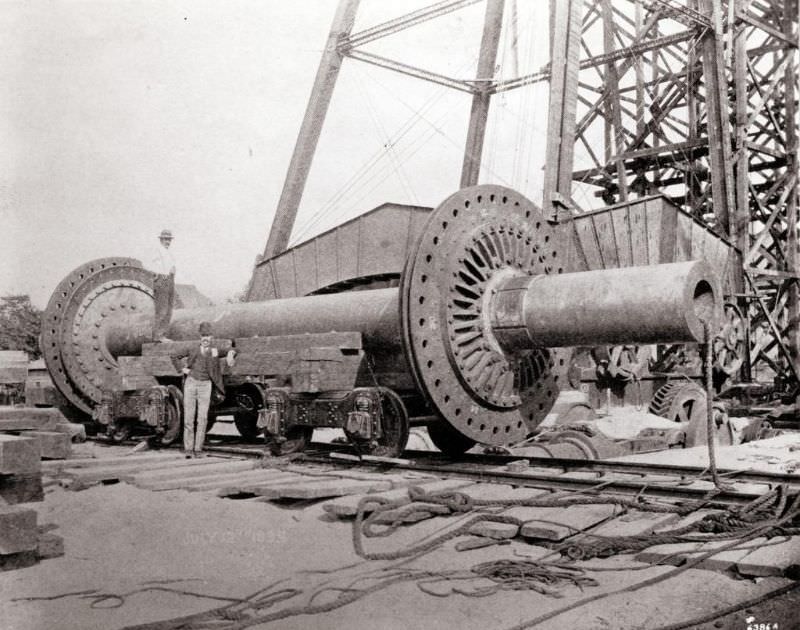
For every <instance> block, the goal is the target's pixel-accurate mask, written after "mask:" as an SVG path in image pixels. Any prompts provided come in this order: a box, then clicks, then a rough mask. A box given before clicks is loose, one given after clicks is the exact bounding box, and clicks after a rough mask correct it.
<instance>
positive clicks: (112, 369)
mask: <svg viewBox="0 0 800 630" xmlns="http://www.w3.org/2000/svg"><path fill="white" fill-rule="evenodd" d="M152 276H153V274H152V273H151V272H149V271H147V270H145V269H143V268H142V266H141V263H140V262H139V261H138V260H136V259H134V258H101V259H98V260H93V261H91V262H89V263H86V264H84V265H81V266H80V267H78V268H77V269H75V270H74V271H73V272H72V273H70V274H69V275H68V276H67V277H66V278H64V280H62V281H61V282H60V283H59V285H58V287H56V290H55V291H54V292H53V295H52V297H51V298H50V301H49V302H48V304H47V307H46V308H45V311H44V313H43V315H42V338H41V347H42V354H43V355H44V358H45V362H46V363H47V368H48V370H49V372H50V375H51V377H52V378H53V382H54V383H55V385H56V387H58V389H59V391H61V393H62V394H64V396H65V397H66V398H67V400H69V401H70V402H71V403H72V404H73V405H75V406H76V407H77V408H78V409H80V410H81V411H83V412H85V413H91V411H92V409H93V408H94V406H95V405H96V404H97V403H98V402H99V401H100V397H101V393H102V390H103V389H104V388H106V387H108V386H109V385H110V384H111V383H113V382H114V381H115V379H117V378H118V370H117V362H116V358H115V357H113V356H112V355H111V354H110V353H109V352H108V350H107V349H106V346H105V340H104V334H105V326H106V324H107V322H108V321H110V320H111V319H113V317H114V316H115V315H117V314H120V313H121V314H125V313H130V312H134V313H136V312H144V313H152V312H153V297H152V296H153V289H152Z"/></svg>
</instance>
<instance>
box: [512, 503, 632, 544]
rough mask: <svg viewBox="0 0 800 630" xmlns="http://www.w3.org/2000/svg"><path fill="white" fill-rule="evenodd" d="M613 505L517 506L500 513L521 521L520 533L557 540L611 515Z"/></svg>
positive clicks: (612, 514) (536, 537)
mask: <svg viewBox="0 0 800 630" xmlns="http://www.w3.org/2000/svg"><path fill="white" fill-rule="evenodd" d="M615 513H616V511H615V506H613V505H610V504H599V505H571V506H569V507H544V508H539V507H516V508H511V509H510V510H506V511H505V512H504V513H503V514H505V515H506V516H513V517H514V518H517V519H519V520H520V521H522V522H523V525H522V527H520V535H521V536H522V537H523V538H531V539H534V540H550V541H553V542H558V541H561V540H564V539H565V538H568V537H569V536H572V535H574V534H578V533H580V532H583V531H585V530H587V529H589V528H591V527H594V526H595V525H598V524H599V523H602V522H603V521H605V520H606V519H609V518H611V517H613V516H614V514H615Z"/></svg>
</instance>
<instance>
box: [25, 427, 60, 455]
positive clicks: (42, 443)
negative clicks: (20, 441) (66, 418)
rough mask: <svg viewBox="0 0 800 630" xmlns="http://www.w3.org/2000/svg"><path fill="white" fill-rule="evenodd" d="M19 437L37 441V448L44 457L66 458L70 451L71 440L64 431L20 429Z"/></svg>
mask: <svg viewBox="0 0 800 630" xmlns="http://www.w3.org/2000/svg"><path fill="white" fill-rule="evenodd" d="M20 437H29V438H33V439H35V440H36V441H38V442H39V450H40V452H41V454H42V457H43V458H46V459H67V458H68V457H69V456H70V454H71V453H72V441H71V440H70V437H69V435H67V434H66V433H58V432H56V431H22V432H21V433H20Z"/></svg>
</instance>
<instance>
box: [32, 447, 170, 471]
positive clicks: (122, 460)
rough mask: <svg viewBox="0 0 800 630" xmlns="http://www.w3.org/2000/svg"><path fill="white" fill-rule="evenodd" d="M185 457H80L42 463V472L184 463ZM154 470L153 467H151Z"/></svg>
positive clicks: (145, 455)
mask: <svg viewBox="0 0 800 630" xmlns="http://www.w3.org/2000/svg"><path fill="white" fill-rule="evenodd" d="M183 459H184V458H183V455H181V454H180V453H176V452H174V451H173V452H170V453H144V454H138V453H135V454H132V455H120V456H118V457H79V458H76V459H68V460H65V461H61V460H59V461H50V462H42V471H43V472H46V473H58V472H60V471H61V470H62V469H64V468H91V467H98V466H116V465H129V464H138V465H142V464H145V463H147V464H158V463H159V462H160V463H163V462H170V461H182V460H183ZM151 468H152V466H151Z"/></svg>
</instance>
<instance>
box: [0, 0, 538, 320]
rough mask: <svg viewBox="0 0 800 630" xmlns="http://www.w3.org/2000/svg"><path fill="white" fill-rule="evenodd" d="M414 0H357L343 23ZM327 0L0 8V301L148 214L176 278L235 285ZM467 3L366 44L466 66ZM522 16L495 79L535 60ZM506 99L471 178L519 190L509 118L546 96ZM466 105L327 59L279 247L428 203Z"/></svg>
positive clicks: (472, 39)
mask: <svg viewBox="0 0 800 630" xmlns="http://www.w3.org/2000/svg"><path fill="white" fill-rule="evenodd" d="M426 4H429V2H425V1H421V2H420V1H416V0H402V1H398V0H395V1H393V2H386V1H384V0H362V6H361V9H360V11H359V19H358V21H357V23H356V30H359V29H360V28H364V27H368V26H371V25H373V24H375V23H378V22H382V21H385V20H387V19H390V18H392V17H395V16H397V15H399V14H402V13H405V12H407V11H409V10H413V9H415V8H418V7H419V6H423V5H426ZM525 4H526V5H527V4H528V3H525ZM530 4H534V3H530ZM535 4H536V5H545V6H546V4H547V3H544V2H541V3H535ZM336 5H337V2H336V0H292V1H290V0H254V1H231V0H225V1H223V0H215V1H211V0H205V1H203V0H192V1H191V2H180V1H155V0H154V1H151V2H144V1H130V2H122V1H114V0H106V1H103V2H100V1H86V2H74V1H69V2H68V1H41V0H24V1H19V2H16V1H5V2H2V3H0V29H1V31H0V32H2V37H0V81H2V89H0V106H1V107H2V117H1V118H0V125H1V126H0V138H1V139H2V144H1V145H0V148H1V149H2V150H0V162H1V165H0V219H1V221H0V252H2V263H3V264H2V265H0V295H4V294H9V293H28V294H30V295H31V298H32V300H33V302H34V304H35V305H37V306H39V307H44V306H45V304H46V302H47V300H48V298H49V296H50V293H51V292H52V290H53V288H54V287H55V285H56V284H57V283H58V282H59V281H60V280H61V279H62V278H63V277H64V276H65V275H66V274H67V273H69V271H70V270H72V269H73V268H75V267H77V266H78V265H80V264H82V263H84V262H87V261H88V260H91V259H94V258H98V257H103V256H132V257H136V258H140V259H143V260H146V259H149V258H150V257H151V255H152V252H153V250H154V249H155V247H156V245H157V239H156V235H157V234H158V233H159V232H160V230H161V229H162V228H169V229H171V230H172V231H173V233H174V234H175V237H176V238H175V241H174V243H173V248H174V251H175V256H176V259H177V264H178V281H179V282H185V283H193V284H195V285H197V287H198V289H199V290H200V291H202V292H203V293H205V294H206V295H208V296H209V297H211V298H212V299H213V300H215V301H217V302H220V301H223V300H224V299H226V298H229V297H232V296H233V295H234V294H236V293H237V292H239V291H240V290H241V289H242V288H243V287H244V286H245V285H246V283H247V280H248V278H249V276H250V272H251V270H252V265H253V261H254V259H255V256H256V255H257V254H259V253H260V252H261V251H262V250H263V248H264V245H265V243H266V239H267V233H268V230H269V226H270V223H271V220H272V215H273V212H274V209H275V206H276V204H277V201H278V198H279V196H280V192H281V187H282V185H283V178H284V176H285V174H286V168H287V166H288V162H289V159H290V156H291V151H292V149H293V147H294V142H295V139H296V135H297V131H298V129H299V126H300V121H301V120H302V115H303V111H304V109H305V106H306V102H307V99H308V95H309V92H310V89H311V85H312V82H313V79H314V74H315V72H316V69H317V65H318V63H319V59H320V55H321V52H322V48H323V46H324V43H325V40H326V37H327V34H328V29H329V27H330V24H331V21H332V18H333V14H334V11H335V9H336ZM483 10H484V7H483V4H482V3H479V4H477V5H475V6H472V7H469V8H467V9H464V10H461V11H458V12H456V13H453V14H451V15H448V16H445V17H443V18H439V19H437V20H433V21H431V22H428V23H426V24H424V25H422V26H420V27H417V28H414V29H410V30H409V31H405V32H403V33H398V34H396V35H393V36H392V37H390V38H387V39H386V40H382V41H380V42H376V43H375V44H373V45H372V46H371V48H369V49H368V50H370V51H371V52H376V53H378V54H385V55H387V56H391V57H392V58H395V59H399V60H402V61H404V62H406V63H412V64H419V65H422V66H424V67H426V68H428V69H430V70H433V71H436V72H442V73H444V74H448V75H450V76H454V77H456V78H473V77H474V73H475V59H476V57H477V49H478V43H479V41H480V18H481V16H482V14H483ZM525 20H526V24H527V30H525V29H522V30H521V31H518V32H517V35H518V41H519V42H520V48H523V46H522V44H524V50H523V51H527V53H528V54H527V56H525V58H524V59H523V60H522V61H520V63H521V64H523V65H524V64H527V66H524V67H512V65H513V60H512V59H511V58H510V56H509V50H510V49H509V44H508V41H509V39H508V37H507V36H505V35H504V40H503V42H504V43H503V45H502V50H501V54H500V58H499V60H498V65H499V66H502V68H501V74H506V75H507V76H514V75H515V74H516V73H518V72H521V71H525V70H536V69H538V68H539V67H541V65H542V64H543V63H545V62H546V61H547V60H546V58H545V57H544V56H543V53H542V50H546V40H543V39H542V35H543V34H544V33H545V29H544V28H543V27H542V26H543V24H546V22H545V21H544V20H546V13H541V14H539V15H538V17H537V16H536V15H533V14H531V15H528V16H527V17H526V18H525ZM537 24H538V26H537ZM526 33H529V34H531V35H530V36H529V40H526V39H525V37H526ZM513 98H514V97H511V96H509V97H504V99H503V100H502V102H501V101H500V100H499V99H496V101H497V105H496V106H495V105H493V116H492V119H491V120H490V134H494V135H493V136H492V137H493V138H494V140H490V141H487V149H486V163H485V167H484V172H483V175H482V178H481V179H482V181H492V182H496V183H505V184H508V185H514V186H515V187H518V188H520V189H522V190H523V191H527V192H529V194H531V196H535V192H536V191H537V190H538V189H539V188H540V184H539V182H540V179H541V175H540V174H541V164H537V163H536V160H535V159H534V157H533V156H532V154H531V151H532V150H533V149H532V146H533V145H536V144H537V143H536V141H535V140H531V139H530V138H528V140H526V142H527V143H528V144H524V143H523V142H522V141H521V138H520V134H519V129H520V125H524V126H525V128H527V129H530V130H534V131H536V132H537V133H539V134H540V137H541V136H542V135H543V130H544V126H545V125H546V100H544V101H543V100H542V94H541V92H540V93H538V95H537V94H536V93H535V92H534V93H533V95H531V94H530V93H529V94H527V95H525V96H520V97H518V98H519V99H521V100H518V101H517V102H514V101H513V100H512V99H513ZM545 98H546V93H545ZM469 103H470V100H469V97H468V95H466V94H463V93H459V92H454V91H452V90H447V89H445V88H441V87H439V86H435V85H431V84H422V83H421V82H419V81H418V80H414V79H410V78H407V77H404V76H402V75H396V74H393V73H391V72H388V71H386V70H383V69H380V68H376V67H373V66H370V65H365V64H363V63H361V62H356V61H353V60H345V64H344V66H343V70H342V73H341V76H340V79H339V83H338V85H337V89H336V92H335V95H334V99H333V103H332V106H331V110H330V113H329V116H328V121H327V123H326V127H325V131H324V133H323V136H322V139H321V142H320V147H319V151H318V154H317V158H316V160H315V162H314V168H313V169H312V172H311V177H310V181H309V186H308V188H307V191H306V195H305V197H304V200H303V204H302V206H301V211H300V215H299V217H298V221H297V226H296V229H295V235H294V241H297V240H298V239H303V238H307V237H309V236H312V235H313V234H315V233H318V232H319V231H321V230H323V229H327V228H329V227H332V226H333V225H335V224H337V223H339V222H341V221H342V220H344V219H346V218H350V217H352V216H355V215H358V214H361V213H363V212H365V211H367V210H369V209H370V208H372V207H374V206H376V205H378V204H380V203H382V202H384V201H395V202H400V203H412V204H421V205H436V204H437V203H438V202H440V201H441V200H442V199H444V198H445V197H446V196H447V195H449V194H450V193H452V192H454V191H455V190H456V189H457V188H458V180H459V174H460V168H461V152H462V151H463V142H464V137H465V130H466V129H465V126H466V119H467V116H468V112H469ZM506 123H508V124H506ZM503 143H505V144H507V145H508V144H509V143H511V144H514V146H515V147H516V149H515V150H514V151H502V150H501V145H502V144H503ZM538 144H541V143H540V142H539V143H538ZM320 213H321V216H320Z"/></svg>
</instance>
